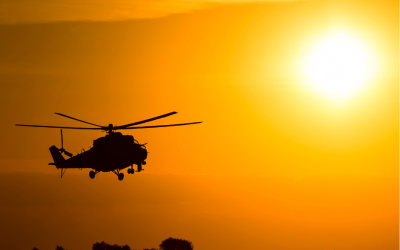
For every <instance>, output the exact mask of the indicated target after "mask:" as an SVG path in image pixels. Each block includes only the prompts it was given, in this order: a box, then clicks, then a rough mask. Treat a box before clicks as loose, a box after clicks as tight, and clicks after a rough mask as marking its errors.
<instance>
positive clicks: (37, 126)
mask: <svg viewBox="0 0 400 250" xmlns="http://www.w3.org/2000/svg"><path fill="white" fill-rule="evenodd" d="M15 126H23V127H36V128H65V129H93V130H101V128H79V127H59V126H42V125H25V124H15Z"/></svg>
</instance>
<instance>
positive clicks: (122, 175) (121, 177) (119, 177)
mask: <svg viewBox="0 0 400 250" xmlns="http://www.w3.org/2000/svg"><path fill="white" fill-rule="evenodd" d="M123 179H124V173H119V175H118V180H120V181H122V180H123Z"/></svg>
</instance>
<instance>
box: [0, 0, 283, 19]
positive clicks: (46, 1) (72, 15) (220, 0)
mask: <svg viewBox="0 0 400 250" xmlns="http://www.w3.org/2000/svg"><path fill="white" fill-rule="evenodd" d="M287 1H290V0H66V1H57V0H37V1H31V0H14V1H9V0H0V23H8V24H13V23H38V22H39V23H41V22H58V21H82V20H86V21H121V20H127V19H138V18H157V17H162V16H167V15H169V14H174V13H187V12H191V11H194V10H198V9H204V8H209V7H210V6H212V5H215V4H229V3H254V2H287Z"/></svg>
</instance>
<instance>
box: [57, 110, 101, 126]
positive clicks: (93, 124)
mask: <svg viewBox="0 0 400 250" xmlns="http://www.w3.org/2000/svg"><path fill="white" fill-rule="evenodd" d="M55 114H56V115H61V116H64V117H67V118H69V119H72V120H75V121H78V122H83V123H87V124H90V125H93V126H97V127H103V126H100V125H97V124H94V123H90V122H85V121H82V120H79V119H76V118H74V117H71V116H68V115H63V114H60V113H55Z"/></svg>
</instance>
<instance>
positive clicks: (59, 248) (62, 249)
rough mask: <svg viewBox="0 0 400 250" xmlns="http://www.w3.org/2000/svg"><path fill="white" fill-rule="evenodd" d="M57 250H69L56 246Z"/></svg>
mask: <svg viewBox="0 0 400 250" xmlns="http://www.w3.org/2000/svg"><path fill="white" fill-rule="evenodd" d="M56 250H67V249H64V248H63V247H62V246H58V245H57V246H56Z"/></svg>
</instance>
